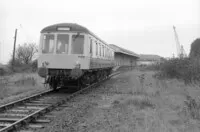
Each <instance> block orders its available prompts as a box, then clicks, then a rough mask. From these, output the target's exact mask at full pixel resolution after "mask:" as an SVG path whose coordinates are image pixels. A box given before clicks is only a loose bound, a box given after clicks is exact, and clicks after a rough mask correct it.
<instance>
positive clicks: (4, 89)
mask: <svg viewBox="0 0 200 132" xmlns="http://www.w3.org/2000/svg"><path fill="white" fill-rule="evenodd" d="M44 89H45V88H44V86H43V85H42V78H40V77H39V76H38V75H37V74H36V73H16V74H12V75H7V76H1V77H0V99H1V101H0V104H2V103H4V102H9V101H13V100H15V99H16V98H18V99H19V98H23V97H25V96H30V95H31V94H34V93H37V92H39V91H43V90H44Z"/></svg>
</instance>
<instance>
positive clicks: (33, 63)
mask: <svg viewBox="0 0 200 132" xmlns="http://www.w3.org/2000/svg"><path fill="white" fill-rule="evenodd" d="M37 52H38V47H37V46H36V44H35V43H24V44H22V45H19V46H18V47H17V48H16V52H15V58H14V59H13V58H12V57H11V59H10V60H9V62H8V64H7V65H5V66H4V67H0V76H3V75H6V74H12V73H16V72H35V71H36V70H37V60H36V59H35V55H36V53H37Z"/></svg>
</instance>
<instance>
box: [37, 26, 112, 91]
mask: <svg viewBox="0 0 200 132" xmlns="http://www.w3.org/2000/svg"><path fill="white" fill-rule="evenodd" d="M113 66H114V50H113V49H112V48H111V47H109V46H108V44H106V42H104V41H103V40H102V39H100V38H99V37H97V36H96V35H95V34H94V33H92V32H91V31H89V30H88V29H87V28H85V27H83V26H81V25H78V24H73V23H61V24H55V25H51V26H48V27H45V28H44V29H42V30H41V36H40V45H39V57H38V69H39V70H38V74H39V75H40V76H42V77H44V78H46V83H48V84H49V85H50V87H52V88H53V89H56V88H57V87H58V86H63V85H67V84H68V83H69V82H71V81H74V80H76V81H77V84H78V85H79V86H82V85H88V84H90V83H93V82H95V81H98V80H99V79H103V78H105V77H106V76H108V75H109V74H110V73H111V70H112V68H113Z"/></svg>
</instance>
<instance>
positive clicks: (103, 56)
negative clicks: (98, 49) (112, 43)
mask: <svg viewBox="0 0 200 132" xmlns="http://www.w3.org/2000/svg"><path fill="white" fill-rule="evenodd" d="M102 48H103V57H105V54H104V53H105V52H104V50H105V49H104V45H102Z"/></svg>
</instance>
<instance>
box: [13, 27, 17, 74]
mask: <svg viewBox="0 0 200 132" xmlns="http://www.w3.org/2000/svg"><path fill="white" fill-rule="evenodd" d="M16 40H17V29H15V37H14V46H13V60H12V68H13V70H14V65H15V46H16Z"/></svg>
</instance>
